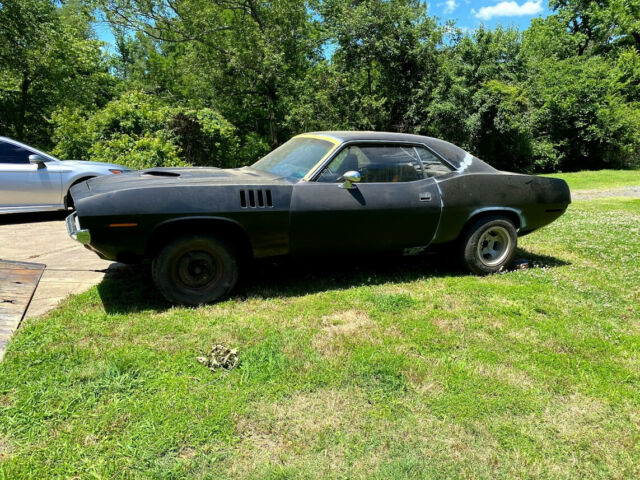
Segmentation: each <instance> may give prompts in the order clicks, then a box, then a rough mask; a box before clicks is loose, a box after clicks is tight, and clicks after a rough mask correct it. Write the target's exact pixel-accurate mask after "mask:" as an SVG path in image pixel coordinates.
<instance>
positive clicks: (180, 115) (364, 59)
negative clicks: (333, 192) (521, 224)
mask: <svg viewBox="0 0 640 480" xmlns="http://www.w3.org/2000/svg"><path fill="white" fill-rule="evenodd" d="M639 1H640V0H629V1H627V0H606V1H605V0H595V1H592V0H553V1H551V3H550V5H551V7H552V9H554V10H555V12H554V13H553V14H551V15H549V16H547V17H546V18H544V19H533V21H532V22H531V26H530V27H529V28H528V29H526V30H525V31H523V32H519V31H518V30H516V29H514V28H503V27H497V28H494V29H488V28H486V27H480V28H478V29H476V30H474V31H473V32H471V33H465V32H463V31H462V30H461V29H458V28H456V27H455V24H453V23H452V22H448V23H447V24H445V25H442V24H439V23H438V22H437V19H436V18H434V17H431V16H429V15H428V12H427V4H426V3H425V2H422V1H419V0H363V1H358V2H345V1H343V0H308V1H306V2H299V1H297V0H270V1H267V0H250V1H246V0H178V1H171V2H167V1H166V0H96V1H91V2H88V1H87V0H72V1H68V2H63V3H62V4H60V3H57V2H53V1H52V0H7V1H5V2H3V3H2V8H1V9H0V134H5V135H10V136H16V137H17V138H18V139H19V140H25V141H28V142H29V141H31V142H33V143H36V144H37V145H40V146H42V147H43V148H46V147H50V146H52V145H55V146H56V147H55V151H56V152H57V153H59V154H61V155H63V156H72V157H86V156H91V155H98V156H99V158H106V157H105V156H106V155H110V154H112V153H113V154H115V152H116V151H120V150H118V148H122V149H124V148H127V147H126V146H130V145H133V143H132V142H137V141H138V140H141V139H143V137H144V138H145V140H144V141H143V144H144V145H140V150H139V151H140V152H143V151H147V149H149V148H154V149H155V148H158V150H157V152H156V151H155V150H154V152H155V153H157V155H155V153H154V154H153V155H152V157H153V160H149V162H150V164H156V163H157V162H166V163H167V164H173V163H174V162H178V161H179V162H183V163H187V164H191V165H216V166H238V165H244V164H247V163H251V162H253V161H255V160H256V159H257V158H258V157H260V156H262V155H263V154H264V153H266V152H267V151H268V150H270V149H272V148H274V147H276V146H277V145H279V144H280V143H282V142H283V141H286V140H287V139H288V138H289V137H290V136H292V135H294V134H297V133H300V132H303V131H312V130H331V129H368V130H387V131H400V132H410V133H418V134H426V135H432V136H436V137H440V138H443V139H445V140H448V141H451V142H453V143H456V144H458V145H460V146H462V147H463V148H465V149H467V150H469V151H470V152H472V153H473V154H475V155H478V156H479V157H481V158H483V159H484V160H486V161H488V162H489V163H491V164H493V165H495V166H496V167H498V168H501V169H507V170H516V171H523V172H531V171H545V172H547V171H554V170H557V169H562V170H578V169H582V168H603V167H628V166H634V165H638V164H639V162H640V158H639V157H640V154H639V139H638V135H639V134H638V132H639V131H640V128H638V127H639V124H638V121H639V120H638V115H639V113H638V112H639V111H640V57H639V55H638V52H639V51H640V22H639V21H638V18H639V17H638V11H639V9H640V3H639ZM92 12H100V13H101V14H104V15H105V16H106V18H107V19H108V20H109V21H110V24H111V26H112V29H113V32H114V36H115V45H114V47H115V48H114V51H113V53H111V54H106V53H104V52H102V51H101V49H100V42H98V41H97V40H96V39H95V35H94V33H93V32H92V31H91V28H90V25H91V22H92V21H93V19H94V17H93V16H92ZM136 92H137V93H136ZM140 92H145V94H141V93H140ZM151 138H155V139H156V140H157V141H156V142H153V143H154V145H155V147H151V146H150V144H149V143H148V141H149V140H150V139H151ZM108 142H113V145H111V144H110V146H109V148H107V143H108ZM96 144H99V145H96ZM169 144H170V145H172V148H169V147H168V146H169ZM116 145H118V146H119V147H118V148H116ZM132 148H133V147H132ZM91 152H93V153H91ZM99 152H100V153H99ZM171 152H173V153H171ZM118 155H123V156H126V155H124V153H123V152H121V153H118ZM98 156H96V157H95V158H98ZM118 158H120V157H118ZM134 163H136V164H146V163H145V162H142V163H141V162H138V161H136V162H134Z"/></svg>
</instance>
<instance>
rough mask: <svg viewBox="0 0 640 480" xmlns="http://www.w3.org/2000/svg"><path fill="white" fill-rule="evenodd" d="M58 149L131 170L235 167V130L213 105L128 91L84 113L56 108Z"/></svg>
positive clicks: (64, 154) (61, 153)
mask: <svg viewBox="0 0 640 480" xmlns="http://www.w3.org/2000/svg"><path fill="white" fill-rule="evenodd" d="M52 121H53V123H54V125H55V132H54V138H55V140H56V142H57V146H56V148H55V150H54V153H55V154H56V155H58V156H60V157H62V158H70V157H86V158H89V159H91V160H96V161H112V162H116V163H120V164H123V165H126V166H129V167H132V168H150V167H160V166H179V165H213V166H219V167H228V166H236V163H237V152H238V145H239V140H238V137H237V136H236V131H235V128H234V127H233V126H232V125H231V124H230V123H229V122H227V121H226V120H225V119H224V118H223V117H222V116H221V115H220V114H219V113H217V112H215V111H214V110H212V109H209V108H204V109H198V110H194V109H188V108H183V107H176V106H168V105H165V104H164V103H163V102H161V101H159V100H157V99H156V98H154V97H153V96H150V95H147V94H145V93H142V92H139V91H132V92H125V93H123V94H122V95H121V96H120V97H119V98H117V99H115V100H112V101H111V102H109V103H108V104H107V105H106V106H105V107H104V108H103V109H101V110H98V111H96V112H94V113H92V114H90V115H89V116H87V117H85V116H83V115H82V114H81V113H80V112H78V111H77V110H71V109H63V110H60V111H58V112H56V113H55V114H54V115H53V117H52Z"/></svg>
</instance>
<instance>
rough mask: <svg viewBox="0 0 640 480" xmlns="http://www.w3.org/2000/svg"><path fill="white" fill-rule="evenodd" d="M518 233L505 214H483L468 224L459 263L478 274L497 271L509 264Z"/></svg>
mask: <svg viewBox="0 0 640 480" xmlns="http://www.w3.org/2000/svg"><path fill="white" fill-rule="evenodd" d="M517 246H518V233H517V232H516V227H515V225H514V224H513V222H512V221H511V220H510V219H509V218H507V217H504V216H499V215H495V216H490V217H484V218H481V219H480V220H478V221H477V222H475V223H473V225H471V228H470V229H469V230H468V232H467V234H466V235H465V237H464V238H463V241H462V245H461V255H460V257H461V263H462V265H463V266H464V267H466V268H468V269H469V270H470V271H471V272H473V273H475V274H478V275H487V274H489V273H496V272H499V271H501V270H502V269H504V268H506V267H507V266H509V264H510V263H511V262H512V261H513V257H514V255H515V254H516V247H517Z"/></svg>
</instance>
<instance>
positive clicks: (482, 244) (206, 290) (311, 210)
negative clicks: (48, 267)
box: [67, 132, 571, 305]
mask: <svg viewBox="0 0 640 480" xmlns="http://www.w3.org/2000/svg"><path fill="white" fill-rule="evenodd" d="M71 195H72V197H73V201H74V205H75V208H76V212H75V213H73V214H72V215H71V216H69V218H68V219H67V228H68V230H69V234H70V235H71V236H72V237H74V238H75V239H77V240H78V241H80V242H81V243H84V244H85V245H86V246H87V247H88V248H90V249H91V250H93V251H95V252H96V253H97V254H98V255H100V256H101V257H103V258H106V259H110V260H117V261H119V262H124V263H137V262H141V261H144V260H147V259H149V260H151V261H152V271H153V278H154V281H155V283H156V285H157V286H158V288H159V290H160V291H161V292H162V294H163V295H164V296H165V297H166V298H167V299H168V300H169V301H171V302H175V303H183V304H192V305H193V304H200V303H205V302H211V301H215V300H218V299H220V298H222V297H224V296H225V295H227V294H229V292H230V291H231V290H232V289H233V287H234V285H235V284H236V282H237V279H238V273H239V265H240V264H241V263H242V261H243V260H246V259H251V258H259V257H269V256H276V255H293V256H300V255H317V254H323V255H327V254H338V253H347V252H379V251H398V252H405V253H417V252H420V251H422V250H424V249H426V248H427V247H436V246H438V245H443V244H448V245H453V246H455V248H456V249H457V251H458V256H459V258H460V260H461V261H462V263H463V265H465V266H466V267H467V268H468V269H469V270H471V271H472V272H474V273H478V274H486V273H492V272H497V271H499V270H501V269H502V268H503V267H505V266H506V265H508V264H509V263H510V262H511V260H512V259H513V255H514V253H515V248H516V243H517V237H518V236H520V235H525V234H527V233H530V232H532V231H534V230H536V229H538V228H540V227H542V226H544V225H547V224H548V223H550V222H552V221H553V220H555V219H556V218H558V217H559V216H560V215H562V214H563V213H564V211H565V210H566V208H567V206H568V205H569V203H570V202H571V197H570V194H569V188H568V187H567V184H566V183H565V182H564V181H562V180H557V179H551V178H541V177H536V176H530V175H519V174H514V173H506V172H500V171H497V170H495V169H494V168H492V167H491V166H489V165H487V164H486V163H484V162H482V161H481V160H480V159H478V158H476V157H474V156H473V155H471V154H469V153H467V152H465V151H464V150H462V149H461V148H458V147H456V146H455V145H452V144H451V143H448V142H445V141H442V140H438V139H435V138H430V137H422V136H417V135H405V134H394V133H380V132H319V133H313V134H303V135H299V136H297V137H294V138H292V139H291V140H289V141H288V142H287V143H285V144H284V145H282V146H280V147H279V148H277V149H276V150H274V151H273V152H271V153H270V154H268V155H267V156H265V157H264V158H262V159H261V160H259V161H257V162H256V163H254V164H253V165H251V166H250V167H244V168H233V169H219V168H154V169H150V170H143V171H139V172H133V173H127V174H122V175H117V176H113V177H99V178H95V179H92V180H89V181H88V182H84V183H81V184H79V185H77V186H75V187H73V189H72V190H71Z"/></svg>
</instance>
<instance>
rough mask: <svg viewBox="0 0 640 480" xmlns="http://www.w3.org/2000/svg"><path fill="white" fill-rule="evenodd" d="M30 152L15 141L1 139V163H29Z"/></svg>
mask: <svg viewBox="0 0 640 480" xmlns="http://www.w3.org/2000/svg"><path fill="white" fill-rule="evenodd" d="M32 153H33V152H30V151H29V150H27V149H26V148H23V147H20V146H18V145H14V144H13V143H8V142H1V141H0V163H14V164H15V163H29V155H31V154H32Z"/></svg>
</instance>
